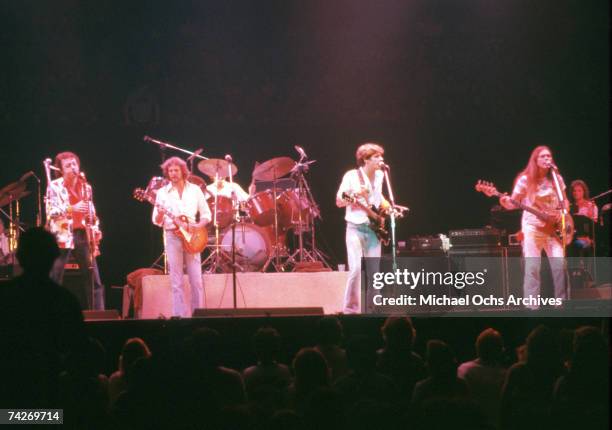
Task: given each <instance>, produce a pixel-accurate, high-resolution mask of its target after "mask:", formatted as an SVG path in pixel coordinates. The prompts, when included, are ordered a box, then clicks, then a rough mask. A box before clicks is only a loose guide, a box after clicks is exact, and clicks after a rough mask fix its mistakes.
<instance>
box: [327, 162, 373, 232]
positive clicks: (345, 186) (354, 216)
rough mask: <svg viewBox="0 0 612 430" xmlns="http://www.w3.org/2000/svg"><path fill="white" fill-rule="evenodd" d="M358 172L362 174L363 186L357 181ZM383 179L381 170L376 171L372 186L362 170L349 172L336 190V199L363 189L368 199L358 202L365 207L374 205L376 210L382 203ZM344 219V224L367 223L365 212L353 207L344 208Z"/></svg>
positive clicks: (361, 199)
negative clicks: (366, 191)
mask: <svg viewBox="0 0 612 430" xmlns="http://www.w3.org/2000/svg"><path fill="white" fill-rule="evenodd" d="M359 170H361V172H362V173H363V181H364V186H362V185H361V181H360V180H359V173H358V172H359ZM384 177H385V174H384V173H383V172H382V171H381V170H376V172H375V173H374V183H373V184H372V183H371V182H370V178H368V175H366V174H365V173H364V172H363V169H362V168H359V169H353V170H349V171H348V172H346V173H345V174H344V177H343V178H342V183H341V184H340V188H338V192H337V193H336V198H338V199H340V200H342V193H348V194H353V193H358V192H360V191H361V189H362V188H365V189H367V190H368V197H367V199H365V198H362V197H360V198H359V200H360V201H361V202H362V203H364V204H365V205H367V206H371V205H374V207H376V208H378V207H379V206H380V204H381V203H382V201H383V195H382V185H383V179H384ZM344 219H345V220H346V222H350V223H352V224H364V223H367V222H369V220H368V214H367V213H366V211H364V210H363V209H360V208H358V207H356V206H355V205H348V206H347V207H346V213H345V215H344Z"/></svg>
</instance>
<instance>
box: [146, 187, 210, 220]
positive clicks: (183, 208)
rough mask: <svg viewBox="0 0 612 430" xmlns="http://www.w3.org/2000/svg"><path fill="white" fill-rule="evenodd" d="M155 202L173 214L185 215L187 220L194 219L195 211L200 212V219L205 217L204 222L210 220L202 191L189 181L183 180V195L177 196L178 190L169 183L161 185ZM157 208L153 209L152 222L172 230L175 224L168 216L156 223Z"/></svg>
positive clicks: (208, 209)
mask: <svg viewBox="0 0 612 430" xmlns="http://www.w3.org/2000/svg"><path fill="white" fill-rule="evenodd" d="M155 204H156V205H160V206H163V207H164V208H165V209H167V210H169V211H170V212H171V213H172V214H173V215H175V216H180V215H185V216H186V217H187V219H188V220H189V222H195V221H196V213H198V212H199V213H200V220H202V219H205V220H206V222H207V223H208V222H210V220H211V218H212V217H211V214H210V208H209V207H208V204H207V203H206V199H205V198H204V193H203V192H202V190H201V189H200V187H198V186H197V185H194V184H192V183H191V182H187V181H185V187H184V188H183V195H182V196H179V192H178V190H177V189H176V188H175V187H174V185H172V183H169V184H168V185H165V186H163V187H162V188H160V189H159V190H158V191H157V197H156V199H155ZM157 214H158V209H157V207H155V208H154V209H153V223H154V224H156V225H159V226H160V227H163V228H164V230H174V229H175V228H176V225H175V224H174V222H173V221H172V220H171V219H170V217H168V216H164V219H163V222H162V224H161V225H160V224H157V223H156V222H155V219H156V218H157Z"/></svg>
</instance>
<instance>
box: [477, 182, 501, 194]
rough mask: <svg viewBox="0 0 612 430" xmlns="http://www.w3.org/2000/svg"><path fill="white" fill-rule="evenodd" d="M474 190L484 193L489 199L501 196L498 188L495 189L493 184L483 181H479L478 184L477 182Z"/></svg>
mask: <svg viewBox="0 0 612 430" xmlns="http://www.w3.org/2000/svg"><path fill="white" fill-rule="evenodd" d="M474 188H475V189H476V191H479V192H481V193H484V195H486V196H487V197H493V196H498V195H499V191H497V188H496V187H495V185H494V184H493V182H487V181H483V180H482V179H479V180H478V182H476V185H475V186H474Z"/></svg>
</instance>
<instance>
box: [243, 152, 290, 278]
mask: <svg viewBox="0 0 612 430" xmlns="http://www.w3.org/2000/svg"><path fill="white" fill-rule="evenodd" d="M295 165H296V162H295V161H293V160H292V159H291V158H289V157H277V158H272V159H271V160H268V161H265V162H263V163H261V164H258V165H257V166H256V167H255V169H254V170H253V179H254V180H259V181H272V196H271V197H272V200H271V202H268V203H269V204H268V206H272V208H271V209H272V215H273V223H272V226H273V228H274V246H273V248H274V249H273V252H272V253H271V254H270V256H269V257H268V261H266V264H265V265H264V267H263V269H262V271H264V272H265V271H266V270H267V268H268V266H269V265H270V264H271V263H272V265H273V266H274V269H275V270H276V271H278V272H284V271H286V269H287V267H288V265H289V264H294V263H295V260H294V259H293V257H291V255H290V254H289V252H288V251H287V249H286V247H284V246H282V245H281V244H280V241H279V239H280V237H279V210H278V209H279V207H278V206H279V201H278V197H279V193H278V187H277V180H278V179H280V178H282V177H283V176H285V175H287V174H288V173H290V172H291V170H292V169H293V168H294V167H295ZM264 193H266V194H264V195H266V196H268V197H269V191H265V192H264ZM261 194H262V193H257V194H256V195H255V196H254V197H257V196H259V195H261ZM253 202H255V203H257V202H258V200H257V199H255V200H253ZM254 207H256V206H254ZM260 209H261V208H260ZM268 219H269V215H268V216H265V217H260V222H261V223H264V224H265V223H267V221H268ZM254 221H256V220H254ZM256 222H257V221H256ZM281 258H283V259H285V263H283V264H281Z"/></svg>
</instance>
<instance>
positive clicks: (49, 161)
mask: <svg viewBox="0 0 612 430" xmlns="http://www.w3.org/2000/svg"><path fill="white" fill-rule="evenodd" d="M43 163H44V164H51V159H50V158H45V161H43Z"/></svg>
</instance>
